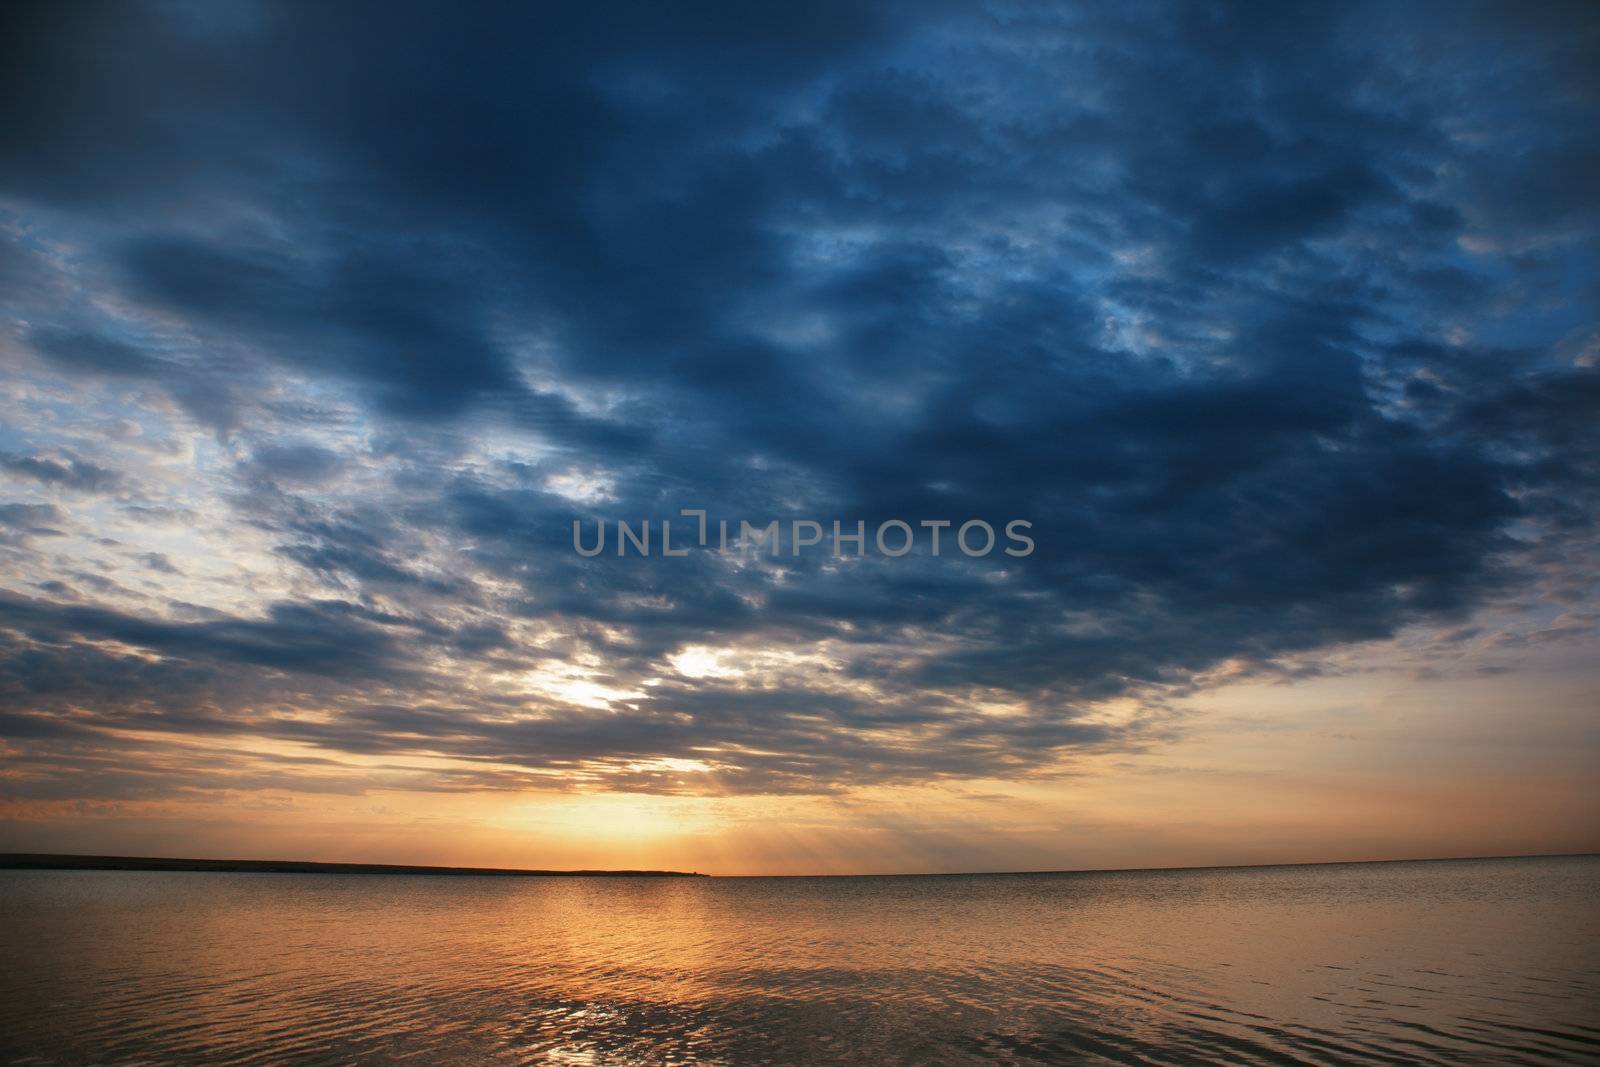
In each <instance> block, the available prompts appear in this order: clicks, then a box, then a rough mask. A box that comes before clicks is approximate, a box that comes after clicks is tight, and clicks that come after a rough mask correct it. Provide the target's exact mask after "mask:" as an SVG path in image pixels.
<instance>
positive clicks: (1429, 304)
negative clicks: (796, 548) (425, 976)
mask: <svg viewBox="0 0 1600 1067" xmlns="http://www.w3.org/2000/svg"><path fill="white" fill-rule="evenodd" d="M4 18H5V21H6V26H5V28H4V31H3V32H0V41H3V42H4V44H3V45H0V48H3V50H4V62H3V63H0V86H3V88H0V92H3V98H4V100H5V101H6V104H5V114H6V120H5V123H4V128H3V132H0V317H3V323H0V329H3V333H0V755H3V763H0V804H3V811H4V815H5V822H4V827H3V831H0V846H3V847H12V848H34V849H49V850H61V851H65V850H80V851H89V850H94V851H128V852H147V853H149V852H154V853H165V854H185V853H190V854H194V853H198V854H251V855H260V854H273V855H293V856H308V857H318V858H330V859H331V858H349V857H356V858H362V857H366V858H383V859H394V860H408V859H409V860H418V861H427V860H449V861H458V862H502V863H520V864H538V863H540V862H547V863H550V864H552V865H568V864H606V863H614V864H619V865H620V864H634V863H641V862H660V863H670V864H672V865H678V866H686V867H696V868H699V869H702V870H722V871H747V870H811V869H815V870H857V869H951V868H960V869H973V868H983V867H993V866H1005V867H1013V868H1014V867H1066V866H1080V865H1107V864H1111V865H1119V864H1145V863H1181V862H1225V861H1233V860H1254V859H1315V858H1321V857H1324V856H1327V857H1349V856H1363V855H1403V854H1439V853H1470V852H1484V851H1491V852H1507V851H1512V852H1515V851H1546V850H1572V849H1580V848H1592V847H1596V846H1600V811H1597V803H1596V800H1595V797H1596V795H1597V793H1600V791H1597V790H1596V788H1595V786H1596V782H1597V777H1596V774H1597V772H1596V767H1597V761H1600V738H1597V731H1596V716H1595V711H1596V708H1597V705H1600V658H1597V659H1594V660H1592V661H1591V660H1590V659H1589V658H1588V657H1592V655H1593V653H1594V652H1595V651H1596V649H1597V647H1600V636H1597V629H1596V625H1597V622H1600V602H1597V600H1596V596H1595V594H1596V589H1595V578H1596V564H1597V563H1600V547H1597V545H1600V539H1597V537H1596V530H1595V527H1594V523H1595V520H1596V518H1597V514H1600V508H1597V504H1600V495H1597V487H1600V481H1597V475H1600V449H1597V445H1600V436H1597V434H1596V429H1595V427H1596V424H1597V416H1600V325H1597V316H1596V314H1595V313H1596V307H1597V297H1600V264H1597V236H1600V197H1597V193H1596V190H1597V189H1600V144H1597V138H1596V130H1597V129H1600V74H1597V72H1600V17H1597V15H1596V12H1595V10H1594V9H1593V8H1592V7H1590V6H1588V5H1585V4H1582V3H1574V4H1570V5H1569V4H1562V3H1555V2H1537V3H1506V4H1503V5H1499V4H1487V5H1469V4H1453V3H1452V4H1442V3H1441V4H1438V5H1426V4H1424V5H1398V6H1397V5H1390V4H1381V3H1375V4H1371V5H1324V4H1305V5H1276V6H1272V7H1262V8H1258V7H1257V6H1255V5H1239V6H1233V5H1227V4H1179V5H1176V6H1168V5H1162V4H1136V5H1131V6H1130V5H1127V4H1116V5H1107V4H1086V5H1082V6H1079V5H1071V4H1060V5H1050V4H1042V5H1041V4H1017V5H1011V4H1005V3H995V4H980V3H970V4H953V5H944V6H940V5H933V4H924V3H907V4H903V5H901V4H892V3H891V4H886V5H870V4H855V3H849V4H839V5H829V4H818V3H809V4H803V5H771V4H751V5H711V6H709V7H702V6H699V5H679V4H653V3H645V4H638V5H632V4H584V5H554V4H551V5H528V4H516V5H506V6H504V7H497V6H493V5H487V4H485V5H467V6H465V7H463V6H462V5H451V4H443V3H435V4H422V5H412V4H405V3H385V4H381V5H380V4H366V3H335V4H309V3H294V4H281V5H275V4H267V3H251V2H240V3H233V2H178V0H172V2H159V3H156V2H153V3H133V2H106V3H77V2H67V3H60V2H22V3H10V4H7V5H5V15H4ZM696 507H698V508H704V509H706V510H707V511H708V512H709V513H710V516H711V517H712V519H713V520H714V519H717V518H727V519H730V520H733V521H734V522H735V523H737V521H738V520H739V519H742V518H743V519H750V520H752V521H754V520H757V519H759V520H762V521H765V520H767V519H769V518H780V519H783V520H785V521H787V520H789V519H793V518H813V519H817V520H821V521H824V522H831V520H833V519H835V518H837V519H841V520H844V521H845V522H846V523H848V524H850V525H853V523H854V521H855V520H857V519H860V520H864V521H866V522H867V523H868V528H869V530H870V529H871V528H872V527H873V526H875V525H876V524H877V523H878V522H880V521H882V520H884V519H888V518H896V517H898V518H904V519H907V520H911V521H913V522H915V521H917V520H922V519H947V520H952V521H954V522H956V523H958V524H959V523H960V522H962V521H964V520H967V519H971V518H983V519H986V520H988V521H990V522H992V523H994V524H995V525H996V526H1000V525H1002V524H1003V523H1005V522H1006V521H1007V520H1009V519H1013V518H1025V519H1028V520H1030V521H1031V522H1032V523H1033V531H1032V532H1033V536H1034V537H1035V540H1036V543H1037V550H1036V551H1035V552H1034V553H1033V554H1032V555H1031V556H1027V557H1024V558H1013V557H1007V556H1004V555H1001V554H1000V553H998V552H996V553H994V554H993V555H991V556H990V557H987V558H983V559H968V558H966V557H964V556H961V555H960V554H959V553H955V554H952V553H950V552H949V551H946V552H945V553H943V554H942V555H941V556H940V557H938V558H934V557H932V556H931V555H930V554H929V553H928V551H927V544H926V541H923V542H922V543H921V544H919V546H918V548H917V550H916V551H914V552H913V553H912V554H910V555H908V556H905V557H903V558H899V559H884V558H881V557H875V556H874V555H872V554H869V556H868V557H867V558H864V559H859V560H857V559H848V560H838V559H833V558H831V557H830V556H829V554H828V553H827V552H825V551H812V552H809V553H806V554H803V555H802V556H800V557H799V558H794V557H785V558H783V559H780V560H776V561H774V560H770V559H768V560H764V561H750V560H740V559H737V558H733V557H730V556H724V555H720V554H717V553H715V552H708V551H700V550H695V551H693V552H691V553H690V554H689V555H688V556H686V557H684V558H674V559H660V558H652V559H639V558H635V557H628V558H623V559H618V558H616V557H615V556H614V555H611V554H610V553H607V554H605V555H602V556H599V557H596V558H593V559H587V558H583V557H580V556H578V555H577V554H576V553H574V552H573V550H572V543H571V530H572V522H573V520H574V519H582V520H584V521H585V523H586V524H588V528H589V529H591V530H592V528H593V523H594V522H595V521H596V520H605V521H610V520H614V519H616V518H625V519H629V520H632V521H634V522H635V523H637V522H638V520H640V519H644V518H650V519H652V520H654V521H655V522H657V523H659V521H660V520H661V519H663V518H670V517H673V516H675V515H677V513H678V510H679V509H680V508H696Z"/></svg>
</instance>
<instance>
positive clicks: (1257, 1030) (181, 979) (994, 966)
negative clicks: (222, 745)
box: [0, 858, 1600, 1065]
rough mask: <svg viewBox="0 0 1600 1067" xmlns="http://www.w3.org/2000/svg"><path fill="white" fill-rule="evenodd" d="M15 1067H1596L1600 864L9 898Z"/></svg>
mask: <svg viewBox="0 0 1600 1067" xmlns="http://www.w3.org/2000/svg"><path fill="white" fill-rule="evenodd" d="M0 1058H3V1059H5V1060H7V1061H9V1062H16V1063H35V1062H39V1063H70V1064H80V1063H132V1062H173V1061H184V1062H189V1061H207V1062H214V1061H265V1062H281V1061H283V1060H285V1059H288V1058H297V1059H304V1060H306V1061H310V1062H330V1063H334V1062H351V1061H357V1060H375V1061H382V1062H388V1061H397V1060H402V1059H409V1060H414V1061H416V1062H418V1063H420V1064H444V1063H498V1062H508V1063H513V1062H538V1063H553V1064H591V1063H593V1064H665V1063H736V1064H745V1063H750V1064H755V1063H772V1064H786V1065H787V1064H809V1063H872V1064H879V1063H908V1064H909V1063H915V1064H924V1063H968V1062H971V1063H978V1062H1002V1063H1063V1062H1065V1063H1197V1062H1217V1063H1230V1064H1233V1063H1275V1064H1276V1063H1347V1062H1349V1063H1357V1062H1363V1063H1364V1062H1371V1063H1445V1064H1461V1063H1575V1062H1591V1063H1592V1062H1600V859H1597V858H1573V859H1539V860H1490V861H1478V860H1474V861H1447V862H1428V863H1397V864H1378V865H1370V864H1369V865H1332V866H1317V867H1284V868H1254V869H1251V868H1241V869H1233V870H1206V871H1172V872H1134V873H1115V874H1057V875H980V876H948V877H904V878H901V877H885V878H781V879H780V878H773V879H765V878H751V879H631V878H630V879H565V878H552V879H513V878H476V877H450V878H437V877H435V878H430V877H399V876H371V875H367V876H362V875H350V876H343V875H340V876H335V875H293V874H181V873H146V872H126V873H125V872H94V871H71V872H52V871H4V872H0Z"/></svg>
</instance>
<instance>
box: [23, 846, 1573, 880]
mask: <svg viewBox="0 0 1600 1067" xmlns="http://www.w3.org/2000/svg"><path fill="white" fill-rule="evenodd" d="M1594 857H1600V851H1589V852H1529V853H1511V854H1502V855H1492V856H1402V857H1385V858H1381V859H1359V860H1293V861H1286V862H1277V863H1204V864H1184V865H1176V866H1165V867H1074V868H1048V869H1041V870H1010V871H864V872H857V873H853V874H844V873H820V874H706V873H704V872H701V871H672V870H641V869H605V868H583V869H573V870H555V869H543V868H528V867H464V866H455V865H442V864H420V863H358V862H345V861H337V860H335V861H328V860H284V859H204V858H194V857H174V856H118V855H101V854H87V853H73V852H0V870H102V871H145V872H153V873H160V872H163V871H166V872H177V873H198V874H390V875H432V876H438V875H443V876H458V877H474V876H477V877H526V878H985V877H1021V876H1029V875H1074V874H1154V873H1162V872H1180V871H1232V870H1259V869H1272V868H1281V867H1346V866H1357V865H1375V864H1386V863H1466V862H1472V861H1489V860H1531V859H1583V858H1594ZM113 865H115V866H113Z"/></svg>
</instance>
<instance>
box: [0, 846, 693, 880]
mask: <svg viewBox="0 0 1600 1067" xmlns="http://www.w3.org/2000/svg"><path fill="white" fill-rule="evenodd" d="M0 870H12V871H201V872H204V871H211V872H215V873H221V874H426V875H461V876H465V875H473V876H483V875H491V876H499V877H505V878H706V877H709V876H708V875H704V874H700V873H699V872H690V871H536V870H523V869H521V868H517V867H430V866H425V865H421V864H412V863H317V862H313V861H311V860H198V859H170V858H165V857H152V856H73V855H65V854H56V853H49V852H0Z"/></svg>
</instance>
